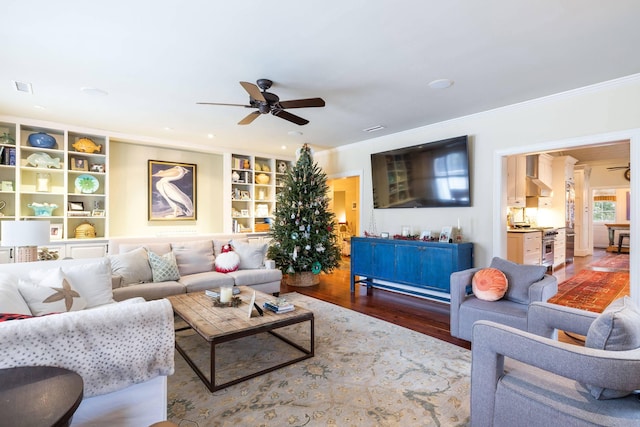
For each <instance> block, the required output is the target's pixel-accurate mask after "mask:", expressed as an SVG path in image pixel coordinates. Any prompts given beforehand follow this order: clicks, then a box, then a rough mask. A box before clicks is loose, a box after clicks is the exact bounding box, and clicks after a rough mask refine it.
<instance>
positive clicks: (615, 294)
mask: <svg viewBox="0 0 640 427" xmlns="http://www.w3.org/2000/svg"><path fill="white" fill-rule="evenodd" d="M623 295H630V289H629V273H627V272H606V271H591V270H582V271H580V272H579V273H578V274H576V275H575V276H573V277H572V278H570V279H569V280H566V281H564V282H562V283H560V284H559V285H558V293H557V294H556V295H555V296H553V297H552V298H551V299H549V302H551V303H554V304H558V305H564V306H567V307H573V308H579V309H582V310H588V311H593V312H596V313H601V312H602V311H603V310H604V309H605V308H606V307H607V306H608V305H609V304H610V303H611V302H612V301H614V300H615V299H616V298H619V297H621V296H623Z"/></svg>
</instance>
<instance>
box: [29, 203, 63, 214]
mask: <svg viewBox="0 0 640 427" xmlns="http://www.w3.org/2000/svg"><path fill="white" fill-rule="evenodd" d="M27 206H28V207H30V208H31V209H33V215H35V216H51V215H52V214H53V211H54V210H55V209H57V208H58V205H56V204H55V203H51V204H49V203H31V204H29V205H27Z"/></svg>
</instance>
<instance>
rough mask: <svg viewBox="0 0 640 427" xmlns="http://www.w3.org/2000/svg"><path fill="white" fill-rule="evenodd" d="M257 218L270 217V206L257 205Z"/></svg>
mask: <svg viewBox="0 0 640 427" xmlns="http://www.w3.org/2000/svg"><path fill="white" fill-rule="evenodd" d="M256 216H258V217H266V216H269V205H267V204H265V203H260V204H258V205H256Z"/></svg>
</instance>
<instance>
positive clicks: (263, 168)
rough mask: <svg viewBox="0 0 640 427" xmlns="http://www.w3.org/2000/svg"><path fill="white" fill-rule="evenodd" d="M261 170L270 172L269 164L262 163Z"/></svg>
mask: <svg viewBox="0 0 640 427" xmlns="http://www.w3.org/2000/svg"><path fill="white" fill-rule="evenodd" d="M262 172H271V168H270V167H269V165H262Z"/></svg>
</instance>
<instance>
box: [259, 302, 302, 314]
mask: <svg viewBox="0 0 640 427" xmlns="http://www.w3.org/2000/svg"><path fill="white" fill-rule="evenodd" d="M264 308H266V309H267V310H269V311H273V312H274V313H278V314H279V313H288V312H290V311H293V310H295V306H294V305H293V304H291V303H290V302H276V301H265V302H264Z"/></svg>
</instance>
